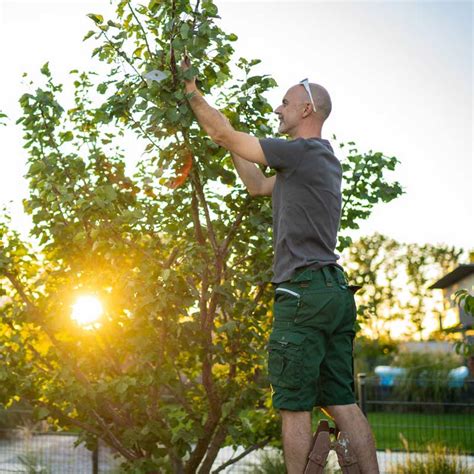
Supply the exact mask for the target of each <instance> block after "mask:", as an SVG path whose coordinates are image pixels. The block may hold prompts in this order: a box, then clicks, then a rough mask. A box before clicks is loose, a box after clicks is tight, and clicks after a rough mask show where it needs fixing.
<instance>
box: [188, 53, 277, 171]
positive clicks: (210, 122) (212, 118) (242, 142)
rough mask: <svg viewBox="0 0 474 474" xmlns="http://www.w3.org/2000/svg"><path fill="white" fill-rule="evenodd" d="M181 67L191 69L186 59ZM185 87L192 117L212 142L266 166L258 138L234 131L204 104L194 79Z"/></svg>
mask: <svg viewBox="0 0 474 474" xmlns="http://www.w3.org/2000/svg"><path fill="white" fill-rule="evenodd" d="M181 67H182V68H183V70H184V71H186V70H188V69H189V68H190V67H191V64H190V62H189V59H188V58H185V59H184V60H183V61H182V63H181ZM185 87H186V94H188V100H189V104H190V105H191V108H192V109H193V112H194V115H195V116H196V118H197V120H198V122H199V125H201V127H202V128H203V129H204V130H205V131H206V133H207V134H208V135H209V137H210V138H211V140H212V141H214V142H215V143H217V144H218V145H220V146H222V147H224V148H226V149H227V150H229V151H231V152H232V153H235V154H237V155H239V156H240V157H242V158H243V159H244V160H247V161H251V162H253V163H259V164H262V165H267V164H268V163H267V160H266V159H265V155H264V153H263V150H262V147H261V145H260V142H259V141H258V138H256V137H252V136H251V135H248V134H247V133H242V132H238V131H236V130H234V129H233V128H232V125H231V124H230V123H229V122H228V121H227V120H226V119H225V117H223V116H222V114H221V113H220V112H219V111H218V110H216V109H214V108H213V107H211V106H210V105H209V104H208V103H207V102H206V100H205V99H204V97H203V96H202V95H201V93H200V92H199V90H198V88H197V86H196V81H195V79H194V78H193V79H192V80H185Z"/></svg>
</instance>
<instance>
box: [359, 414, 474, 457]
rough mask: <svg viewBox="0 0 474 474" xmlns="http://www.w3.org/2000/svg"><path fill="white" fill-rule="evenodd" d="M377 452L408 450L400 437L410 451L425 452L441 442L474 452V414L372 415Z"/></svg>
mask: <svg viewBox="0 0 474 474" xmlns="http://www.w3.org/2000/svg"><path fill="white" fill-rule="evenodd" d="M368 418H369V422H370V424H371V426H372V429H373V431H374V435H375V439H376V441H377V449H394V450H398V449H404V447H403V444H402V441H401V437H400V435H403V437H404V438H405V439H406V440H407V441H408V445H409V448H410V451H419V450H421V451H424V449H422V448H424V447H425V446H426V445H427V444H430V443H440V444H442V445H443V446H448V447H450V448H458V449H459V451H461V452H464V453H474V414H438V415H429V414H424V413H369V415H368Z"/></svg>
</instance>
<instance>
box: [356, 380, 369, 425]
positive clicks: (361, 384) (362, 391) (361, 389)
mask: <svg viewBox="0 0 474 474" xmlns="http://www.w3.org/2000/svg"><path fill="white" fill-rule="evenodd" d="M366 377H367V375H366V374H363V373H362V374H357V390H358V393H359V407H360V409H361V410H362V413H363V414H364V415H365V416H366V417H367V385H366V380H365V378H366Z"/></svg>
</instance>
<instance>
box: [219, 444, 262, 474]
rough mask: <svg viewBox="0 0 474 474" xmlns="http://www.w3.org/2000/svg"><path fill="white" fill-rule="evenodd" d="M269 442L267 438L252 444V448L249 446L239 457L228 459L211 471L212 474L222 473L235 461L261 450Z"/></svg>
mask: <svg viewBox="0 0 474 474" xmlns="http://www.w3.org/2000/svg"><path fill="white" fill-rule="evenodd" d="M270 441H271V438H267V439H265V440H263V441H261V442H260V443H257V444H254V445H253V446H250V447H249V448H247V449H246V450H245V451H244V452H243V453H241V454H239V455H238V456H236V457H235V458H232V459H229V460H228V461H227V462H225V463H224V464H221V465H220V466H219V467H218V468H217V469H215V470H214V471H212V474H217V473H218V472H221V471H223V470H224V469H225V468H226V467H229V466H230V465H232V464H234V463H236V462H237V461H240V460H241V459H243V458H244V457H245V456H247V455H248V454H250V453H251V452H252V451H255V450H256V449H261V448H263V447H264V446H266V445H267V444H268V443H269V442H270Z"/></svg>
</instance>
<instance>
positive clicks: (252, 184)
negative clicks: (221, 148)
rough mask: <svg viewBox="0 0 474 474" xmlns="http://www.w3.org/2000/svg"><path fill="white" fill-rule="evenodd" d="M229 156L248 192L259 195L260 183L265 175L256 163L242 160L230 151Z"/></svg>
mask: <svg viewBox="0 0 474 474" xmlns="http://www.w3.org/2000/svg"><path fill="white" fill-rule="evenodd" d="M231 156H232V161H233V162H234V165H235V169H236V170H237V173H238V174H239V176H240V179H241V180H242V181H243V183H244V184H245V187H246V188H247V190H248V192H249V194H250V195H251V196H258V195H260V193H261V189H262V183H263V181H264V180H265V175H264V174H263V173H262V170H261V169H260V168H259V167H258V166H257V165H256V164H254V163H251V162H250V161H247V160H244V159H243V158H241V157H240V156H239V155H235V154H234V153H231Z"/></svg>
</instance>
